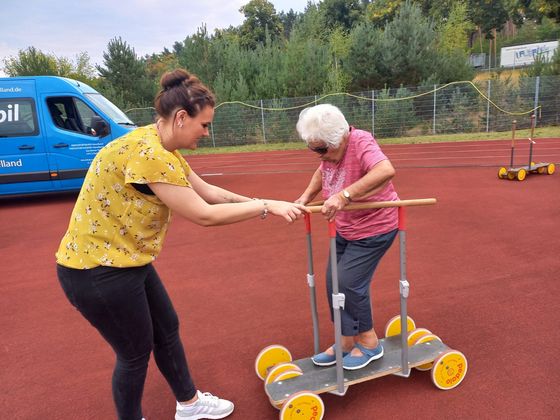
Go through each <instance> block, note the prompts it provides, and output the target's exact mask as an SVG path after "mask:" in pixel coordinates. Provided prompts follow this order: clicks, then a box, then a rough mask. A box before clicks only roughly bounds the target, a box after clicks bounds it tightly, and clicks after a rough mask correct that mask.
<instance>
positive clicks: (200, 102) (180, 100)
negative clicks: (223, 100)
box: [155, 69, 216, 118]
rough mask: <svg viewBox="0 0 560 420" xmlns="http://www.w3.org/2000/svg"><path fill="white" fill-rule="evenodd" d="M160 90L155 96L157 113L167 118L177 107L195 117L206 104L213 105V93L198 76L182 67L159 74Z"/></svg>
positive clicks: (214, 102)
mask: <svg viewBox="0 0 560 420" xmlns="http://www.w3.org/2000/svg"><path fill="white" fill-rule="evenodd" d="M159 83H160V85H161V90H160V92H159V93H158V95H157V96H156V100H155V108H156V112H157V113H158V115H160V116H161V117H164V118H169V117H170V116H171V115H172V114H174V113H175V112H176V111H178V110H179V109H184V110H185V111H187V114H189V116H190V117H195V116H196V115H198V113H199V112H200V111H202V109H203V108H204V107H206V106H212V107H213V106H214V105H215V104H216V100H215V98H214V94H213V93H212V92H211V91H210V89H208V88H207V87H206V86H205V85H204V84H203V83H202V82H201V81H200V80H198V78H197V77H196V76H194V75H192V74H190V73H189V72H187V71H185V70H183V69H176V70H173V71H169V72H167V73H165V74H164V75H163V76H161V79H160V82H159Z"/></svg>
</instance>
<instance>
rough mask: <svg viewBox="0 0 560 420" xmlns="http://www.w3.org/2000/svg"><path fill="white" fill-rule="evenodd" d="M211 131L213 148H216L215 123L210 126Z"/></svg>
mask: <svg viewBox="0 0 560 420" xmlns="http://www.w3.org/2000/svg"><path fill="white" fill-rule="evenodd" d="M210 131H211V132H212V147H216V139H215V138H214V123H211V124H210Z"/></svg>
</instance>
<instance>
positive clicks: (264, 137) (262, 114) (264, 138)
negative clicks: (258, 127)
mask: <svg viewBox="0 0 560 420" xmlns="http://www.w3.org/2000/svg"><path fill="white" fill-rule="evenodd" d="M261 120H262V130H263V140H264V142H265V143H266V131H265V128H264V106H263V100H262V99H261Z"/></svg>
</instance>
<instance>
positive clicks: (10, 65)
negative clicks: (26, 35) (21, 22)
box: [4, 47, 61, 76]
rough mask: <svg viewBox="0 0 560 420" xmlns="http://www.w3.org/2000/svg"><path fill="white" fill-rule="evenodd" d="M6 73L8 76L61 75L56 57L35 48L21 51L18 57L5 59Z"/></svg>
mask: <svg viewBox="0 0 560 420" xmlns="http://www.w3.org/2000/svg"><path fill="white" fill-rule="evenodd" d="M4 71H5V72H6V74H7V75H8V76H40V75H51V76H60V75H61V74H60V72H59V68H58V64H57V59H56V57H55V56H53V55H49V54H44V53H43V52H41V51H40V50H38V49H37V48H35V47H29V48H27V49H26V50H20V51H19V52H18V56H17V57H9V58H6V59H4Z"/></svg>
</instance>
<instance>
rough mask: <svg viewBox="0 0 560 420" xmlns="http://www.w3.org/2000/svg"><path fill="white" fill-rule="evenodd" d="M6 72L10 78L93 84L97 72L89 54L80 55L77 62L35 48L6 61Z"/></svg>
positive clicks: (22, 51) (23, 51)
mask: <svg viewBox="0 0 560 420" xmlns="http://www.w3.org/2000/svg"><path fill="white" fill-rule="evenodd" d="M4 65H5V67H4V71H5V72H6V74H7V75H8V76H42V75H51V76H61V77H69V78H71V79H76V80H79V81H82V82H84V83H90V84H91V83H92V82H94V78H95V70H94V68H93V66H92V65H91V63H90V61H89V55H88V53H87V52H82V53H79V54H78V55H77V56H76V62H75V63H74V62H72V60H70V59H68V58H66V57H60V58H59V57H56V56H54V55H51V54H45V53H43V52H41V51H40V50H38V49H37V48H35V47H29V48H27V49H26V50H20V51H19V53H18V56H17V57H9V58H7V59H4Z"/></svg>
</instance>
